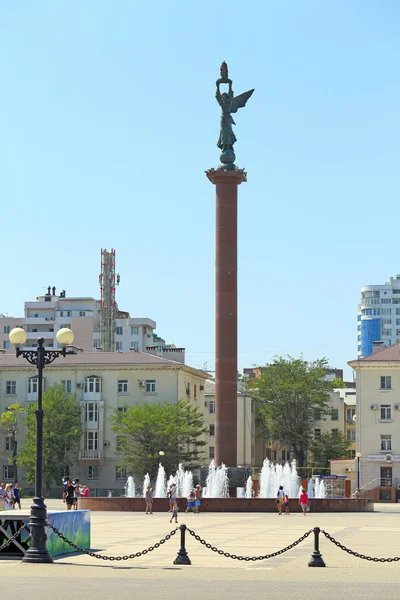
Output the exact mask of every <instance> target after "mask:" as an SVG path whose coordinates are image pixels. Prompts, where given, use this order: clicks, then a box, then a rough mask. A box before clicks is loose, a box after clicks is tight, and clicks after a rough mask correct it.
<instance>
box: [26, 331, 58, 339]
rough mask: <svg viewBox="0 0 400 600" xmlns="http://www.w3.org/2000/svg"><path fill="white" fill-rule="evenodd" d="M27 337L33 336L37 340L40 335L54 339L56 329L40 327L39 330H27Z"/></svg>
mask: <svg viewBox="0 0 400 600" xmlns="http://www.w3.org/2000/svg"><path fill="white" fill-rule="evenodd" d="M26 337H27V339H28V338H33V339H35V340H37V339H38V338H40V337H42V338H45V339H53V338H54V330H53V331H50V330H48V329H40V330H38V331H27V332H26Z"/></svg>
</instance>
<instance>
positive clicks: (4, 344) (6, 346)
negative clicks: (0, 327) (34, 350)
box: [3, 340, 10, 350]
mask: <svg viewBox="0 0 400 600" xmlns="http://www.w3.org/2000/svg"><path fill="white" fill-rule="evenodd" d="M9 347H10V342H9V341H7V340H5V341H4V342H3V350H7V349H8V348H9Z"/></svg>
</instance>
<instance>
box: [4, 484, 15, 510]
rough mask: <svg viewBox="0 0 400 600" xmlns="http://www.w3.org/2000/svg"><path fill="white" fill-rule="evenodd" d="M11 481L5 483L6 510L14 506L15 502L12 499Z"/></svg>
mask: <svg viewBox="0 0 400 600" xmlns="http://www.w3.org/2000/svg"><path fill="white" fill-rule="evenodd" d="M12 487H13V486H12V483H7V485H6V510H9V509H10V508H14V504H15V500H14V494H13V491H12Z"/></svg>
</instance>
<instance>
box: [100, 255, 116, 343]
mask: <svg viewBox="0 0 400 600" xmlns="http://www.w3.org/2000/svg"><path fill="white" fill-rule="evenodd" d="M99 283H100V292H101V301H100V337H101V348H102V350H103V352H115V319H116V314H117V303H116V301H115V286H116V285H118V284H119V275H115V250H113V248H111V251H110V252H108V250H101V273H100V277H99Z"/></svg>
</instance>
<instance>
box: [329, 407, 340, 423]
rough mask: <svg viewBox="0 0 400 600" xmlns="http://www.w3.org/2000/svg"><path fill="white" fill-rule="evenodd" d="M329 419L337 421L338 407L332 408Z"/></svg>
mask: <svg viewBox="0 0 400 600" xmlns="http://www.w3.org/2000/svg"><path fill="white" fill-rule="evenodd" d="M331 421H339V409H338V408H332V410H331Z"/></svg>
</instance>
